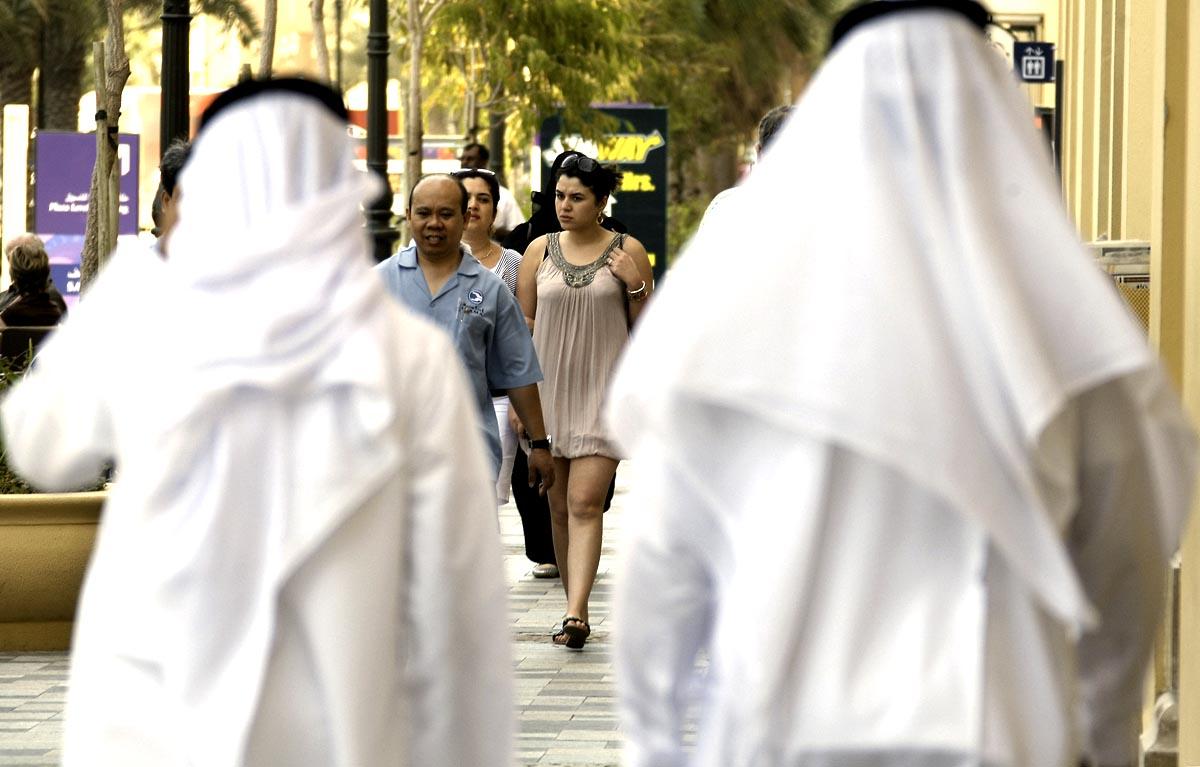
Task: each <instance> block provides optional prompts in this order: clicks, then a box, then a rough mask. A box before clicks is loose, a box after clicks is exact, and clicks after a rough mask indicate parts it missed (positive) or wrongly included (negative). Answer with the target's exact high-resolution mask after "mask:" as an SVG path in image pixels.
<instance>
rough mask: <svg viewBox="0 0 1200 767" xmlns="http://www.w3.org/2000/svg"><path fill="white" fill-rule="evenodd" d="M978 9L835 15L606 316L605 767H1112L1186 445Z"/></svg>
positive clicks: (1121, 760) (1134, 728)
mask: <svg viewBox="0 0 1200 767" xmlns="http://www.w3.org/2000/svg"><path fill="white" fill-rule="evenodd" d="M987 19H988V14H987V12H986V11H985V10H984V9H983V8H982V6H980V5H978V4H977V3H973V2H965V1H964V2H957V3H945V2H878V3H873V4H870V5H867V6H863V7H860V8H857V9H855V10H852V11H851V12H850V13H849V15H848V16H846V17H845V18H844V19H843V20H842V21H841V22H839V23H838V25H837V27H836V28H835V40H836V42H835V45H834V47H833V49H832V52H831V54H830V56H829V57H828V58H827V60H826V62H825V64H824V66H823V67H822V69H821V70H820V72H819V73H818V74H817V76H816V78H815V79H814V80H813V82H812V83H811V84H810V86H809V88H808V90H807V92H806V94H805V95H804V96H803V98H802V99H801V100H800V102H799V104H798V106H797V109H796V112H795V114H794V116H793V118H792V119H791V121H790V123H789V125H788V126H787V127H786V128H785V129H784V132H783V134H781V135H780V136H779V137H778V138H777V140H776V143H775V146H774V147H773V148H772V149H771V150H770V152H769V153H768V154H767V156H766V157H765V158H764V161H763V162H762V163H760V164H759V165H758V166H757V167H756V168H755V170H754V172H753V173H752V174H751V176H750V178H749V179H748V181H747V182H746V184H745V185H744V187H743V188H742V190H741V192H740V193H739V194H738V195H737V197H736V198H735V199H733V200H730V201H729V202H728V203H727V204H726V205H723V206H722V208H721V209H720V210H718V211H716V218H715V219H714V220H713V221H712V222H711V227H710V228H709V229H708V230H706V232H705V234H704V235H703V236H699V237H697V238H696V239H695V240H694V241H693V243H692V245H691V248H690V250H691V252H690V254H689V255H688V256H687V257H686V258H684V259H683V260H682V261H681V262H680V263H679V264H678V265H677V266H676V267H674V269H673V270H672V274H671V279H670V280H669V281H668V282H667V284H666V286H665V288H664V290H663V292H662V294H661V295H660V296H659V297H658V298H657V299H655V305H654V306H653V307H651V308H650V310H649V312H648V316H646V317H645V318H644V319H643V322H642V324H641V326H640V327H639V328H638V334H637V337H636V338H635V340H634V342H633V343H632V344H631V345H630V348H629V350H628V352H627V354H626V356H625V358H624V360H623V362H622V365H621V368H620V370H619V372H618V374H617V376H616V379H615V381H614V384H613V390H612V395H611V400H610V403H609V409H608V414H609V416H610V418H611V423H612V424H613V429H614V432H615V434H616V435H617V437H618V438H619V440H620V442H621V444H622V446H623V447H625V448H627V449H628V450H629V453H630V455H631V457H632V458H633V459H634V460H633V464H634V465H635V466H636V467H637V469H638V477H637V480H638V481H637V482H635V484H634V487H635V492H634V494H633V495H632V497H631V499H630V503H629V507H628V508H629V509H630V512H631V513H632V514H633V516H634V517H635V518H637V520H638V524H637V525H636V526H635V528H634V531H633V533H632V534H631V535H630V536H629V538H628V539H627V541H626V545H627V549H626V559H625V563H624V571H623V575H622V582H621V584H620V585H619V588H618V592H617V597H616V603H617V605H618V609H619V614H618V616H617V617H618V622H617V627H618V628H617V637H616V645H617V650H616V661H615V663H616V670H617V675H618V689H619V695H620V708H621V715H622V724H621V727H622V731H623V732H624V733H625V734H626V737H627V741H626V742H627V752H626V757H627V760H626V763H627V764H628V765H630V767H644V766H647V765H656V766H661V765H705V766H713V767H715V766H716V765H720V767H742V766H743V765H760V766H761V767H775V766H781V767H782V766H784V765H786V766H789V767H790V766H794V765H826V766H828V767H842V766H848V765H856V766H858V767H863V766H869V767H883V766H885V765H887V766H890V765H996V766H997V767H1003V766H1006V765H1012V766H1014V767H1015V766H1031V765H1052V766H1054V767H1067V766H1068V765H1071V766H1074V765H1078V764H1081V763H1085V762H1086V763H1090V764H1097V765H1133V764H1135V763H1136V760H1137V753H1138V752H1137V739H1136V734H1137V732H1138V718H1139V713H1140V697H1141V690H1142V684H1143V680H1144V672H1145V670H1146V665H1147V661H1148V659H1149V655H1150V651H1151V647H1152V645H1153V640H1154V633H1155V625H1156V623H1157V621H1158V619H1159V616H1161V615H1162V610H1163V607H1164V603H1163V597H1164V586H1165V584H1166V573H1167V571H1168V565H1169V560H1170V557H1171V556H1172V553H1173V552H1174V551H1175V547H1176V545H1177V543H1178V541H1179V536H1180V534H1181V531H1182V530H1183V526H1184V521H1185V517H1186V515H1187V511H1188V507H1189V501H1190V497H1191V492H1192V482H1193V478H1194V476H1195V466H1196V463H1195V457H1196V443H1195V438H1194V435H1193V433H1192V429H1191V426H1190V425H1189V423H1188V419H1187V417H1186V416H1185V414H1184V412H1183V410H1182V408H1181V407H1180V403H1179V400H1178V397H1177V396H1176V395H1175V394H1174V392H1172V391H1171V386H1170V383H1169V382H1168V380H1167V378H1166V376H1165V374H1164V372H1163V370H1162V369H1161V367H1160V365H1159V363H1158V361H1157V360H1156V358H1155V355H1154V354H1153V352H1152V351H1151V350H1150V349H1149V347H1148V346H1147V343H1146V339H1145V337H1144V335H1143V333H1142V330H1141V328H1140V327H1139V326H1138V324H1137V322H1136V321H1135V320H1134V319H1132V317H1131V315H1130V313H1129V312H1128V310H1127V309H1126V307H1125V306H1123V305H1122V303H1121V299H1120V298H1119V296H1118V295H1117V293H1116V291H1114V290H1113V286H1112V284H1111V283H1109V282H1108V280H1107V277H1106V276H1105V275H1104V274H1103V273H1102V272H1101V271H1100V270H1099V269H1097V267H1096V265H1095V264H1094V263H1093V262H1091V260H1090V259H1089V258H1088V256H1087V255H1086V253H1085V252H1084V249H1083V248H1082V247H1081V246H1080V244H1079V240H1078V236H1077V234H1076V233H1075V230H1074V227H1073V226H1072V224H1071V221H1070V218H1069V217H1068V215H1067V214H1066V212H1065V210H1064V208H1063V204H1062V200H1061V197H1060V188H1059V185H1058V182H1057V179H1056V177H1055V175H1054V172H1053V169H1052V166H1051V164H1050V158H1049V156H1048V153H1047V152H1046V147H1045V146H1044V142H1041V141H1040V138H1039V136H1038V135H1037V134H1036V132H1035V130H1034V129H1033V123H1032V120H1031V119H1030V110H1029V104H1028V102H1027V101H1026V100H1025V99H1024V97H1023V95H1022V94H1021V93H1020V91H1019V89H1018V88H1017V87H1016V85H1015V82H1014V80H1013V76H1012V73H1011V72H1010V71H1008V70H1007V68H1006V66H1005V63H1004V61H1003V60H1002V59H1001V58H1000V57H998V56H996V55H995V53H994V52H993V51H992V50H991V49H990V46H989V45H988V43H987V40H986V38H985V36H984V34H983V26H984V24H985V23H986V21H987ZM931 73H937V76H930V74H931ZM831 115H836V116H837V119H835V120H831V119H830V116H831ZM781 220H786V221H787V222H788V227H789V228H790V229H791V230H792V231H796V232H802V233H803V236H801V237H798V238H795V239H793V240H787V241H781V240H780V238H779V236H778V233H779V231H778V228H777V227H773V226H754V225H753V222H756V221H781ZM731 253H737V254H741V258H740V261H739V263H740V264H742V265H743V266H744V267H745V270H744V271H743V272H742V273H740V277H739V279H730V271H729V266H728V265H729V259H730V254H731ZM701 652H702V653H703V656H704V658H705V659H706V668H705V669H704V671H703V673H699V674H698V673H696V665H695V664H696V660H697V655H698V653H701ZM693 695H694V696H695V697H694V698H693ZM694 699H697V700H700V701H702V703H701V708H700V713H699V717H700V721H699V723H698V724H697V726H696V730H695V731H696V732H697V733H698V739H697V742H696V743H695V745H694V748H685V746H684V745H683V743H682V742H681V737H682V734H681V733H682V732H683V728H682V727H681V725H682V724H683V722H684V720H685V717H686V712H687V707H688V704H689V703H690V702H691V701H692V700H694Z"/></svg>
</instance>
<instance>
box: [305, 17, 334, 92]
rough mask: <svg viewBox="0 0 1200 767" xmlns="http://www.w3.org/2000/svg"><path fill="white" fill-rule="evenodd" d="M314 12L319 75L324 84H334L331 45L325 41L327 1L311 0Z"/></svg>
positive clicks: (314, 41)
mask: <svg viewBox="0 0 1200 767" xmlns="http://www.w3.org/2000/svg"><path fill="white" fill-rule="evenodd" d="M308 6H309V10H311V11H312V25H313V48H314V49H315V50H316V54H317V74H318V75H319V76H320V77H321V80H322V81H323V82H327V83H330V82H333V77H332V76H331V75H330V73H329V43H328V41H326V39H325V0H309V2H308Z"/></svg>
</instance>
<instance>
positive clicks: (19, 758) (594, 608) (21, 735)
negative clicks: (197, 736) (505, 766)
mask: <svg viewBox="0 0 1200 767" xmlns="http://www.w3.org/2000/svg"><path fill="white" fill-rule="evenodd" d="M617 490H618V492H617V496H616V498H615V499H614V501H613V508H612V510H611V511H609V512H608V514H606V515H605V521H604V536H605V537H604V555H603V557H602V559H601V561H600V573H599V576H598V578H597V581H596V587H595V590H594V591H593V593H592V601H591V604H590V610H591V625H592V636H591V639H590V640H589V641H588V645H587V647H586V648H585V649H584V650H583V651H581V652H574V651H571V650H566V649H564V648H561V647H554V646H553V645H551V644H550V630H551V628H552V627H553V626H554V624H556V623H557V622H558V621H560V620H561V618H562V615H563V610H564V608H565V603H566V600H565V598H564V597H563V593H562V586H561V584H560V583H559V581H558V580H534V579H533V577H532V576H530V574H529V570H530V568H531V567H532V563H530V562H529V560H527V559H525V556H524V544H523V542H522V541H523V539H522V535H521V521H520V519H519V518H518V517H517V512H516V507H514V506H513V505H512V504H509V505H508V506H505V507H503V508H502V509H501V510H500V532H501V536H502V538H503V541H504V547H505V568H506V571H507V576H508V582H509V609H510V611H511V614H512V621H513V632H514V644H513V648H514V653H515V663H516V698H517V699H516V706H517V717H518V734H517V741H516V749H515V751H516V754H515V757H514V761H513V763H514V764H515V765H519V766H520V767H531V766H532V765H538V766H539V767H546V766H548V765H563V766H566V765H586V766H587V767H617V765H619V764H620V753H621V752H620V748H621V736H620V734H619V733H618V732H617V719H616V712H615V711H614V701H613V678H612V659H611V655H610V652H609V632H610V631H611V627H612V624H611V622H610V621H609V619H608V614H609V607H610V594H611V591H610V590H611V588H612V578H613V572H614V567H615V566H616V565H617V563H618V561H617V557H616V556H615V552H616V551H618V550H619V549H620V545H619V542H620V536H621V505H622V500H623V495H624V487H623V486H622V485H618V489H617ZM66 680H67V657H66V653H61V652H58V653H53V652H52V653H0V767H7V766H9V765H21V767H46V766H53V765H57V764H58V763H59V740H60V738H61V736H62V705H63V698H64V694H65V692H66Z"/></svg>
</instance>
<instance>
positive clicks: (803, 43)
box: [634, 0, 843, 152]
mask: <svg viewBox="0 0 1200 767" xmlns="http://www.w3.org/2000/svg"><path fill="white" fill-rule="evenodd" d="M841 4H843V3H842V2H841V0H706V1H703V2H701V1H699V0H649V1H648V2H647V3H646V6H645V13H644V15H643V23H642V25H641V29H642V32H643V37H642V39H641V51H640V52H641V55H642V58H643V59H645V60H646V61H647V62H648V63H647V65H646V66H644V67H642V70H641V72H640V74H639V76H638V77H637V78H636V80H635V83H634V84H635V87H636V89H637V92H638V94H639V95H640V96H641V97H642V99H644V100H647V101H653V102H655V103H659V104H664V105H666V106H668V107H670V109H671V137H672V140H673V145H674V147H675V148H676V150H677V151H679V150H682V151H683V152H688V151H694V150H697V149H700V148H702V147H706V146H709V145H712V144H714V143H720V142H725V143H728V142H729V141H730V140H731V139H736V138H742V139H744V138H746V137H748V136H750V135H751V134H752V133H753V131H754V128H755V126H756V125H757V124H758V120H759V118H760V117H761V116H762V115H763V114H764V113H765V112H767V110H769V109H771V108H772V107H774V106H776V105H778V104H779V103H780V102H781V101H782V100H783V97H784V85H785V83H786V81H787V79H788V76H789V75H790V74H792V73H794V72H796V71H798V70H800V71H803V70H809V69H811V68H812V62H815V61H816V60H817V57H818V56H819V54H820V52H821V50H822V49H823V46H824V41H825V39H826V36H827V30H828V28H829V24H830V21H831V17H832V15H833V13H834V10H835V8H836V7H837V6H840V5H841Z"/></svg>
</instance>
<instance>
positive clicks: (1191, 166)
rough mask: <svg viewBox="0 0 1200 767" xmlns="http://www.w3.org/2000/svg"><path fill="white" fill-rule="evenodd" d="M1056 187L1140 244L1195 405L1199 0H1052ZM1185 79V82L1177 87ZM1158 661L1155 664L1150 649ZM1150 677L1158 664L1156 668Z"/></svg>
mask: <svg viewBox="0 0 1200 767" xmlns="http://www.w3.org/2000/svg"><path fill="white" fill-rule="evenodd" d="M1057 5H1058V14H1057V21H1058V25H1059V29H1058V43H1059V45H1060V56H1061V58H1062V59H1063V60H1064V61H1065V62H1066V66H1067V76H1066V78H1065V82H1064V83H1062V84H1061V85H1062V86H1063V87H1064V96H1065V102H1066V108H1065V109H1064V113H1063V116H1062V117H1063V120H1064V130H1063V187H1064V195H1065V198H1066V201H1067V205H1068V208H1069V209H1070V211H1071V213H1072V215H1073V216H1074V217H1075V220H1076V223H1077V225H1078V227H1079V229H1080V233H1081V235H1082V236H1083V238H1084V239H1088V240H1091V239H1096V238H1098V237H1101V236H1107V237H1108V238H1110V239H1146V240H1149V241H1150V242H1151V245H1152V263H1151V281H1152V298H1151V327H1150V335H1151V340H1152V342H1153V343H1154V344H1155V346H1156V347H1157V348H1158V350H1159V352H1160V353H1161V355H1162V357H1163V360H1164V362H1165V364H1166V367H1167V369H1168V371H1169V372H1170V374H1171V376H1172V378H1173V379H1174V381H1175V383H1176V385H1177V386H1179V387H1180V390H1181V392H1182V394H1183V398H1184V401H1185V403H1186V404H1187V406H1188V409H1189V411H1190V412H1191V413H1192V414H1193V417H1195V416H1196V415H1197V414H1200V93H1196V92H1195V91H1196V86H1197V84H1200V0H1058V2H1057ZM1189 83H1190V84H1191V87H1190V88H1189ZM1182 563H1183V564H1182V570H1181V594H1180V616H1179V631H1180V644H1179V676H1180V680H1179V697H1180V703H1179V712H1178V713H1179V716H1178V719H1179V757H1180V758H1179V764H1180V765H1181V766H1182V767H1197V765H1200V652H1198V651H1197V648H1198V647H1200V644H1198V643H1200V524H1193V525H1192V527H1191V529H1190V530H1189V532H1188V534H1187V537H1186V539H1185V541H1184V544H1183V547H1182ZM1159 667H1160V670H1161V669H1163V668H1165V664H1164V659H1163V658H1161V657H1160V658H1159ZM1159 681H1160V685H1159V686H1160V687H1161V681H1162V679H1161V675H1160V680H1159Z"/></svg>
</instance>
